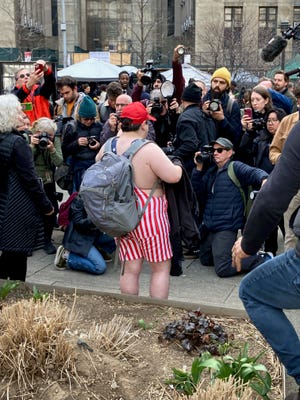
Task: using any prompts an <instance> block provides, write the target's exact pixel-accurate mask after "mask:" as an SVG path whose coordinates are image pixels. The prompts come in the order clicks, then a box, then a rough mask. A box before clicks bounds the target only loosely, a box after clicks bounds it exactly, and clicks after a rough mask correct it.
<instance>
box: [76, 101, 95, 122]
mask: <svg viewBox="0 0 300 400" xmlns="http://www.w3.org/2000/svg"><path fill="white" fill-rule="evenodd" d="M78 115H79V117H82V118H95V117H96V115H97V109H96V104H95V103H94V100H93V99H92V98H91V97H90V96H85V97H84V98H83V99H82V101H81V103H80V106H79V110H78Z"/></svg>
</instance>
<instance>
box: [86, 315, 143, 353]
mask: <svg viewBox="0 0 300 400" xmlns="http://www.w3.org/2000/svg"><path fill="white" fill-rule="evenodd" d="M88 337H89V338H90V339H93V340H94V341H95V342H96V343H97V345H98V347H99V348H100V349H103V350H105V351H106V352H107V353H109V354H111V355H112V356H114V357H117V358H120V357H122V356H125V355H126V356H127V357H128V356H129V357H130V356H132V354H131V353H130V349H131V348H132V347H133V346H134V345H135V343H136V341H137V340H138V331H133V321H132V319H128V318H125V317H123V316H122V315H114V317H113V319H112V320H111V321H108V322H105V323H103V324H98V323H94V324H93V325H92V327H91V329H90V331H89V334H88Z"/></svg>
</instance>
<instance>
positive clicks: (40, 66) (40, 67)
mask: <svg viewBox="0 0 300 400" xmlns="http://www.w3.org/2000/svg"><path fill="white" fill-rule="evenodd" d="M34 69H35V71H36V72H39V73H40V72H43V71H44V65H43V64H39V63H36V64H35V66H34Z"/></svg>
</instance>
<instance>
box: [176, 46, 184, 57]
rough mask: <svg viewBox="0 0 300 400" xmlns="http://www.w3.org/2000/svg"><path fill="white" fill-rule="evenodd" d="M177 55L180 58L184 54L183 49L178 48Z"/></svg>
mask: <svg viewBox="0 0 300 400" xmlns="http://www.w3.org/2000/svg"><path fill="white" fill-rule="evenodd" d="M177 53H178V54H180V55H181V56H182V55H183V54H184V47H178V49H177Z"/></svg>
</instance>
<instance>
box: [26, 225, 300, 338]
mask: <svg viewBox="0 0 300 400" xmlns="http://www.w3.org/2000/svg"><path fill="white" fill-rule="evenodd" d="M62 238H63V232H61V231H58V230H56V231H54V234H53V239H54V244H55V245H56V246H58V245H60V244H61V242H62ZM54 256H55V255H47V254H45V252H44V251H43V250H39V251H36V252H34V253H33V256H32V257H29V258H28V271H27V282H28V283H29V284H31V285H46V286H49V287H51V288H62V289H64V288H65V289H67V288H68V289H74V288H76V289H80V290H83V291H92V292H97V293H99V294H111V295H117V296H118V297H119V296H120V289H119V275H120V267H114V264H113V262H110V263H108V268H107V271H106V273H105V274H104V275H97V276H95V275H90V274H88V273H86V272H79V271H72V270H63V271H58V270H57V269H55V267H54V264H53V262H54ZM241 279H242V276H235V277H231V278H219V277H218V276H217V275H216V274H215V271H214V268H213V267H204V266H202V265H201V264H200V262H199V260H186V261H184V262H183V274H182V275H181V276H179V277H171V282H170V294H169V299H168V300H167V301H165V303H166V304H169V305H171V304H172V305H178V306H180V307H184V308H188V309H195V307H196V308H198V307H201V309H202V310H203V311H205V312H210V313H215V314H219V315H232V316H246V313H245V310H244V307H243V304H242V302H241V301H240V299H239V297H238V288H239V283H240V281H241ZM149 281H150V268H149V266H148V265H147V264H146V263H145V268H144V269H143V271H142V274H141V278H140V296H138V297H136V296H129V297H132V298H133V299H134V300H135V301H141V302H142V301H147V302H155V303H157V301H155V300H153V299H150V298H149ZM125 297H128V296H125ZM160 302H162V301H160ZM288 314H289V317H290V318H291V319H292V322H293V323H294V324H295V325H296V327H297V328H299V332H300V317H299V312H298V311H288Z"/></svg>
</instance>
